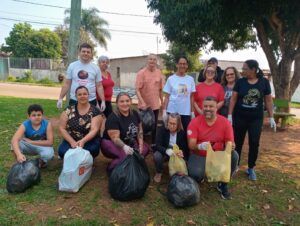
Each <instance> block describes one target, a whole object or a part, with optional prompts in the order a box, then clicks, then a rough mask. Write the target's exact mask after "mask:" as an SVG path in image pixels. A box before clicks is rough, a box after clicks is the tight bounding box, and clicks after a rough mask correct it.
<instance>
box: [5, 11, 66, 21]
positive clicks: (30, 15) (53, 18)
mask: <svg viewBox="0 0 300 226" xmlns="http://www.w3.org/2000/svg"><path fill="white" fill-rule="evenodd" d="M0 12H1V13H5V14H11V15H18V16H20V15H21V16H29V17H35V18H45V19H52V20H60V21H61V20H63V18H55V17H45V16H35V15H32V14H23V13H14V12H7V11H2V10H0Z"/></svg>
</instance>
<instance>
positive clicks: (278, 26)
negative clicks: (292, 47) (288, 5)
mask: <svg viewBox="0 0 300 226" xmlns="http://www.w3.org/2000/svg"><path fill="white" fill-rule="evenodd" d="M269 23H270V25H271V27H272V28H273V30H274V31H276V33H277V37H278V42H279V47H280V51H281V53H282V55H285V53H286V48H285V41H284V32H283V28H282V27H283V26H282V22H281V20H280V19H279V18H278V17H277V12H273V13H272V15H271V17H270V18H269Z"/></svg>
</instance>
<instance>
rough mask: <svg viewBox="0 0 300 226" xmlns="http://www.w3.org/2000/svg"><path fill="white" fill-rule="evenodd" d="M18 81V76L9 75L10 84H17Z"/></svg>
mask: <svg viewBox="0 0 300 226" xmlns="http://www.w3.org/2000/svg"><path fill="white" fill-rule="evenodd" d="M16 80H17V78H16V76H13V75H9V76H8V77H7V79H6V81H8V82H15V81H16Z"/></svg>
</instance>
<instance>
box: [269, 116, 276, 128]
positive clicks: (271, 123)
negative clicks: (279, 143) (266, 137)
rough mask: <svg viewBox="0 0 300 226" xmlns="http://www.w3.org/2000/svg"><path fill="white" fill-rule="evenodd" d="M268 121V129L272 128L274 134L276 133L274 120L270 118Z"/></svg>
mask: <svg viewBox="0 0 300 226" xmlns="http://www.w3.org/2000/svg"><path fill="white" fill-rule="evenodd" d="M269 121H270V127H271V128H273V130H274V132H276V122H275V120H274V118H273V117H271V118H270V119H269Z"/></svg>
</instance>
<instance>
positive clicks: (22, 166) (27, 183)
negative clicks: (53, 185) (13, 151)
mask: <svg viewBox="0 0 300 226" xmlns="http://www.w3.org/2000/svg"><path fill="white" fill-rule="evenodd" d="M40 179H41V173H40V169H39V160H38V159H36V160H27V161H24V162H22V163H16V164H14V165H13V166H12V167H11V169H10V171H9V173H8V176H7V182H6V189H7V191H8V192H9V193H20V192H24V191H25V190H26V189H27V188H29V187H31V186H33V185H35V184H38V183H39V182H40Z"/></svg>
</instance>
